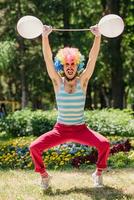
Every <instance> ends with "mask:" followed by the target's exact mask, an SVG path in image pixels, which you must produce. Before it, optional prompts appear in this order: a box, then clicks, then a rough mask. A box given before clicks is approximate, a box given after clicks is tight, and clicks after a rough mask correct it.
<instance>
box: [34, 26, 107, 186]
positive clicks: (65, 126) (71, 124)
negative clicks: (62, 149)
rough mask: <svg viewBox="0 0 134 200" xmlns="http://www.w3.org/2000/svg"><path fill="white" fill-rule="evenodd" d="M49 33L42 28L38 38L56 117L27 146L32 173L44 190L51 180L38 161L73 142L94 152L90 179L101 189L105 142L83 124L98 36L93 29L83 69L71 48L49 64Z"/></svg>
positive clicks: (77, 55) (64, 50) (82, 58)
mask: <svg viewBox="0 0 134 200" xmlns="http://www.w3.org/2000/svg"><path fill="white" fill-rule="evenodd" d="M51 32H52V27H50V26H46V25H45V26H44V30H43V34H42V47H43V55H44V59H45V63H46V67H47V71H48V75H49V77H50V78H51V80H52V83H53V86H54V91H55V97H56V102H57V108H58V117H57V123H56V124H55V126H54V128H53V129H52V130H50V131H49V132H47V133H44V134H43V135H41V136H40V137H39V138H37V139H36V140H35V141H34V142H32V143H31V145H30V154H31V156H32V159H33V162H34V165H35V171H36V172H38V173H40V175H41V185H42V187H43V189H47V188H48V187H49V183H50V179H51V176H50V175H49V174H48V172H47V171H46V166H45V163H44V162H43V159H42V153H43V151H46V150H47V149H49V148H52V147H54V146H57V145H59V144H63V143H65V142H76V143H80V144H84V145H88V146H92V147H95V148H97V150H98V160H97V163H96V171H95V172H94V173H93V174H92V179H93V182H94V186H95V187H102V186H103V181H102V171H103V170H105V169H106V167H107V159H108V155H109V149H110V148H109V141H108V140H107V139H106V138H105V137H104V136H102V135H101V134H99V133H97V132H95V131H93V130H91V129H90V128H89V127H87V125H86V124H85V120H84V106H85V100H86V91H87V85H88V82H89V80H90V78H91V76H92V74H93V71H94V68H95V63H96V60H97V57H98V53H99V49H100V42H101V34H100V32H99V30H98V26H97V25H95V26H93V27H91V32H92V33H93V35H95V39H94V43H93V46H92V48H91V50H90V52H89V59H88V62H87V64H86V67H85V68H84V56H83V55H82V54H81V53H80V51H79V50H78V49H77V48H73V47H65V48H63V49H60V50H59V51H58V53H57V55H56V56H55V59H54V61H53V59H52V57H53V56H52V51H51V47H50V44H49V38H48V36H49V34H50V33H51Z"/></svg>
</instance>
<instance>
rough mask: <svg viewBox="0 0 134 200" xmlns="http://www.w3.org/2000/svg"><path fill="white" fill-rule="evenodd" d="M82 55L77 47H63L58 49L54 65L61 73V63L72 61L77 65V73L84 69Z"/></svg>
mask: <svg viewBox="0 0 134 200" xmlns="http://www.w3.org/2000/svg"><path fill="white" fill-rule="evenodd" d="M84 60H85V59H84V56H83V55H82V54H81V53H80V51H79V50H78V49H77V48H71V47H65V48H63V49H60V50H59V51H58V53H57V54H56V56H55V58H54V66H55V69H56V71H57V72H58V73H60V74H61V75H63V74H64V72H63V65H64V64H66V63H67V62H69V63H70V62H74V63H75V64H76V65H77V66H78V70H77V72H78V74H80V73H81V72H82V71H83V70H84Z"/></svg>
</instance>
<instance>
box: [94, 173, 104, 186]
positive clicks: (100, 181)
mask: <svg viewBox="0 0 134 200" xmlns="http://www.w3.org/2000/svg"><path fill="white" fill-rule="evenodd" d="M92 178H93V182H94V187H104V185H103V178H102V175H101V176H98V175H97V174H96V173H95V172H94V173H93V174H92Z"/></svg>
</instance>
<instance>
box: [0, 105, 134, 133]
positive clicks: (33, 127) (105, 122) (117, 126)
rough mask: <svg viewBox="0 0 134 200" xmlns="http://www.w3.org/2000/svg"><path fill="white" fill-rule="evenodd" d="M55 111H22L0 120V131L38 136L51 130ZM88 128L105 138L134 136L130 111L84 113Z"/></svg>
mask: <svg viewBox="0 0 134 200" xmlns="http://www.w3.org/2000/svg"><path fill="white" fill-rule="evenodd" d="M56 116H57V112H56V111H41V110H37V111H31V110H29V109H24V110H21V111H16V112H14V113H13V114H10V115H8V116H7V117H6V118H5V119H2V120H0V131H5V132H6V133H7V134H8V135H10V134H11V136H28V135H34V136H39V135H41V134H43V133H45V132H47V131H49V130H51V129H52V128H53V126H54V124H55V123H56ZM85 119H86V123H87V124H88V126H89V127H90V128H91V129H93V130H95V131H97V132H99V133H101V134H103V135H106V136H112V135H114V136H115V135H118V136H127V137H129V136H134V118H133V113H132V111H128V110H118V109H103V110H94V111H85Z"/></svg>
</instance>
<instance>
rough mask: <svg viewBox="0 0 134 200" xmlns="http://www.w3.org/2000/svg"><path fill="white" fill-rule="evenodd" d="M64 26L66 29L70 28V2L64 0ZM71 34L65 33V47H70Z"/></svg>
mask: <svg viewBox="0 0 134 200" xmlns="http://www.w3.org/2000/svg"><path fill="white" fill-rule="evenodd" d="M62 6H63V25H64V28H65V29H66V28H69V25H70V9H69V6H70V4H69V1H68V0H64V1H63V4H62ZM69 38H70V37H69V33H68V32H63V42H64V46H70V43H69V42H70V39H69Z"/></svg>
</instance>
